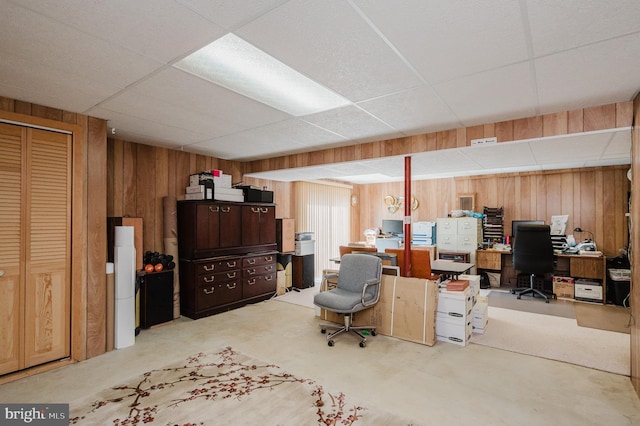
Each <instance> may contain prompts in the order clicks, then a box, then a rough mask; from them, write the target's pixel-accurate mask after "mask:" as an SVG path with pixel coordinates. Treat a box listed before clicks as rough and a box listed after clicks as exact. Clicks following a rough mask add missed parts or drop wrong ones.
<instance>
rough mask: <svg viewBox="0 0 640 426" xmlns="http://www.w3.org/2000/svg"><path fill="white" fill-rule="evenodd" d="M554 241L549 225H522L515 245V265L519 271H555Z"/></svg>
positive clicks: (539, 272) (540, 272)
mask: <svg viewBox="0 0 640 426" xmlns="http://www.w3.org/2000/svg"><path fill="white" fill-rule="evenodd" d="M553 260H554V259H553V243H552V241H551V227H550V226H549V225H533V224H531V225H528V224H527V225H520V226H518V232H517V235H515V245H514V246H513V267H514V268H515V269H516V270H517V271H521V272H526V273H537V274H544V273H547V272H553Z"/></svg>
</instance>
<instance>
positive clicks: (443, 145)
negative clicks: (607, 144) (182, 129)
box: [245, 101, 633, 173]
mask: <svg viewBox="0 0 640 426" xmlns="http://www.w3.org/2000/svg"><path fill="white" fill-rule="evenodd" d="M632 120H633V103H632V102H630V101H629V102H620V103H615V104H608V105H600V106H595V107H590V108H584V109H577V110H572V111H563V112H558V113H554V114H546V115H540V116H536V117H528V118H522V119H518V120H509V121H502V122H499V123H489V124H483V125H478V126H472V127H463V128H458V129H451V130H444V131H440V132H434V133H428V134H422V135H416V136H407V137H404V138H398V139H390V140H383V141H377V142H369V143H364V144H360V145H352V146H344V147H337V148H330V149H323V150H319V151H314V152H305V153H300V154H291V155H285V156H280V157H273V158H268V159H265V160H256V161H251V162H248V163H246V164H245V173H250V172H260V171H267V170H279V169H286V168H293V167H303V166H315V165H321V164H329V163H340V162H345V161H358V160H367V159H374V158H381V157H388V156H397V155H408V154H413V153H417V152H427V151H436V150H441V149H450V148H463V147H466V146H471V140H473V139H479V138H489V137H494V136H495V137H496V138H497V141H498V143H500V142H512V141H516V140H523V139H532V138H539V137H542V136H558V135H566V134H571V133H582V132H590V131H595V130H603V129H612V128H617V127H629V126H631V123H632Z"/></svg>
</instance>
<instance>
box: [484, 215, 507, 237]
mask: <svg viewBox="0 0 640 426" xmlns="http://www.w3.org/2000/svg"><path fill="white" fill-rule="evenodd" d="M483 213H484V218H483V219H482V234H483V239H484V240H485V241H486V240H491V241H500V242H502V238H503V237H504V207H496V208H493V207H484V210H483Z"/></svg>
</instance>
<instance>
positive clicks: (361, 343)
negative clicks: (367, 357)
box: [360, 340, 367, 348]
mask: <svg viewBox="0 0 640 426" xmlns="http://www.w3.org/2000/svg"><path fill="white" fill-rule="evenodd" d="M365 346H367V342H365V341H364V340H363V341H362V342H360V347H361V348H364V347H365Z"/></svg>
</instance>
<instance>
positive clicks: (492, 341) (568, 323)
mask: <svg viewBox="0 0 640 426" xmlns="http://www.w3.org/2000/svg"><path fill="white" fill-rule="evenodd" d="M471 343H473V344H478V345H483V346H489V347H492V348H496V349H503V350H507V351H511V352H517V353H521V354H526V355H534V356H538V357H542V358H547V359H553V360H557V361H563V362H568V363H571V364H576V365H582V366H584V367H590V368H595V369H598V370H602V371H608V372H611V373H616V374H623V375H625V376H628V375H630V367H629V366H630V354H629V352H630V339H629V336H628V335H627V334H623V333H612V332H610V331H603V330H597V329H594V328H586V327H580V326H578V324H577V322H576V320H575V319H571V318H563V317H557V316H551V315H541V314H534V313H530V312H519V311H514V310H511V309H503V308H496V307H493V306H490V307H489V323H488V324H487V327H486V331H485V333H484V334H473V336H472V338H471Z"/></svg>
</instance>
